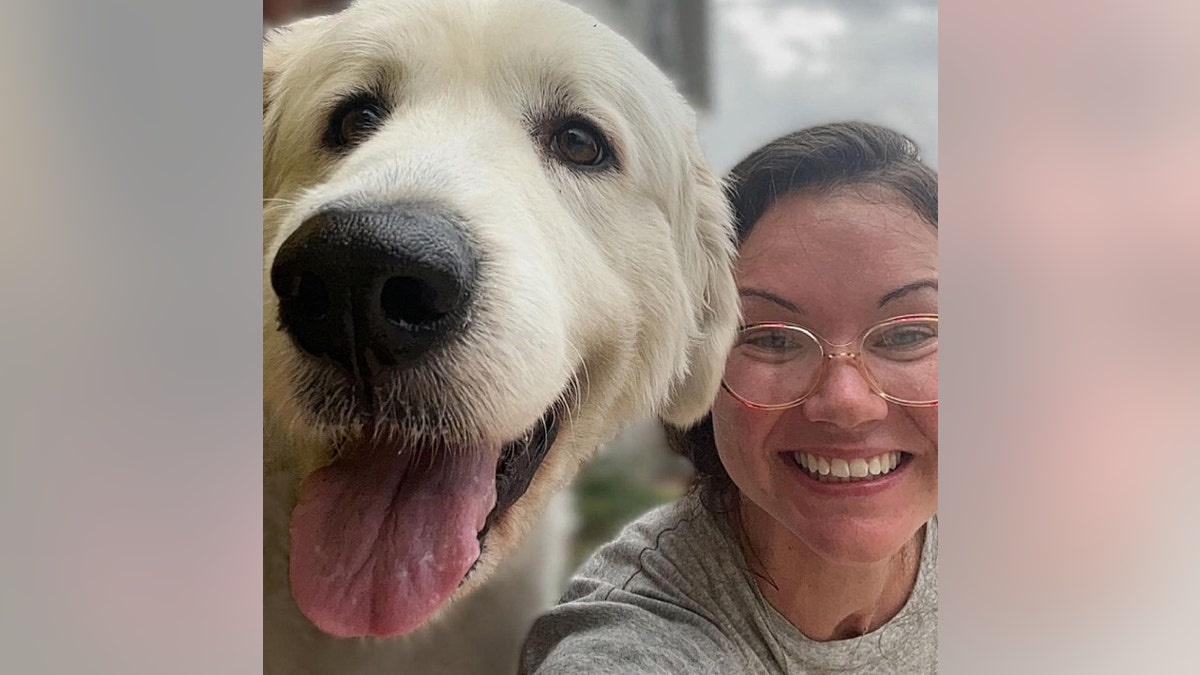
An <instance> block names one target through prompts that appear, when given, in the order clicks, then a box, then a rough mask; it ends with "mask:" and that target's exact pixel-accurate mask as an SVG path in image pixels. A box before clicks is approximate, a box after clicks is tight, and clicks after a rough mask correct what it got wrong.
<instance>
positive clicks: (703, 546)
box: [521, 496, 937, 675]
mask: <svg viewBox="0 0 1200 675" xmlns="http://www.w3.org/2000/svg"><path fill="white" fill-rule="evenodd" d="M521 672H522V673H536V674H538V675H544V674H553V675H558V674H560V673H561V674H563V675H576V674H579V675H587V674H590V673H595V674H597V675H599V674H604V675H613V674H617V673H663V674H668V673H669V674H670V675H682V674H687V675H691V674H693V673H694V674H702V673H714V674H715V673H721V674H725V673H854V674H861V675H874V674H884V673H888V674H891V673H904V674H905V675H909V674H920V673H936V672H937V518H936V516H935V517H934V518H933V519H931V520H930V521H929V523H928V524H927V526H926V536H925V546H924V549H923V550H922V552H921V562H920V569H919V572H918V575H917V583H916V586H915V587H914V589H913V592H912V595H911V596H909V599H908V602H907V603H906V604H905V605H904V607H903V608H902V609H901V610H900V613H899V614H897V615H896V616H895V617H894V618H892V620H891V621H889V622H887V623H886V624H884V625H883V626H881V627H880V628H879V629H877V630H875V631H873V632H871V633H868V634H866V635H863V636H861V637H858V638H853V639H848V640H835V641H832V642H816V641H813V640H810V639H808V638H806V637H805V636H804V635H803V634H801V633H800V631H799V630H797V629H796V628H795V626H793V625H792V624H790V623H789V622H788V621H787V620H786V619H784V618H783V616H781V615H780V614H779V613H778V612H777V611H775V609H774V608H773V607H771V605H770V604H769V603H767V601H766V600H765V599H764V598H763V596H762V594H761V593H760V592H759V590H758V585H757V584H756V583H755V582H754V580H753V578H752V577H751V575H750V574H749V572H747V571H746V563H745V560H744V558H743V557H742V553H741V549H740V548H739V547H738V546H737V545H736V544H735V542H734V540H733V539H732V534H731V532H730V531H729V528H728V526H727V525H726V524H725V523H724V521H723V520H719V519H714V518H713V517H712V516H711V515H710V514H709V513H708V512H707V511H706V510H705V509H704V508H703V507H702V506H701V505H700V502H699V500H698V499H697V498H695V497H694V496H687V497H684V498H683V499H681V500H679V501H678V502H676V503H674V504H671V505H668V506H664V507H661V508H659V509H656V510H654V511H651V512H650V513H648V514H646V515H645V516H643V517H642V518H641V519H639V520H638V521H636V522H634V523H633V524H631V525H629V526H628V527H626V528H625V530H624V531H622V532H621V534H620V536H619V537H618V538H617V539H616V540H615V541H613V542H610V543H609V544H606V545H605V546H603V547H602V548H601V549H600V550H599V551H597V552H596V554H595V555H594V556H592V558H591V559H590V560H589V561H588V562H587V563H585V564H584V565H583V567H582V568H580V570H579V572H578V573H577V574H576V576H575V578H574V579H572V581H571V584H570V587H569V588H568V590H567V593H566V595H565V596H564V597H563V599H562V601H561V604H559V605H558V606H557V607H555V608H553V609H551V610H550V611H548V612H547V613H545V614H544V615H542V616H541V617H540V618H539V619H538V620H537V622H536V623H535V624H534V626H533V628H532V630H531V631H530V634H529V637H528V639H527V641H526V643H525V649H524V654H523V657H522V663H521Z"/></svg>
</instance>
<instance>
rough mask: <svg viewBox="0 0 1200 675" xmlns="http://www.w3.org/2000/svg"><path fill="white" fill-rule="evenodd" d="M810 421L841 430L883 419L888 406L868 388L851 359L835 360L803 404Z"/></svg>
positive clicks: (828, 366)
mask: <svg viewBox="0 0 1200 675" xmlns="http://www.w3.org/2000/svg"><path fill="white" fill-rule="evenodd" d="M802 405H803V408H804V414H805V416H806V417H807V418H808V419H809V421H812V422H829V423H831V424H835V425H837V426H838V427H841V428H843V429H853V428H855V427H858V426H861V425H863V424H868V423H870V422H876V421H879V420H881V419H883V418H885V417H887V413H888V403H887V401H885V400H884V399H883V397H881V396H879V394H876V393H875V392H874V391H873V390H872V389H871V383H870V382H868V381H867V379H866V376H865V375H864V373H863V372H862V371H861V370H860V369H859V366H858V362H857V360H856V359H854V358H848V357H836V358H833V359H830V361H829V362H828V363H827V364H826V368H825V373H824V377H822V378H821V381H820V382H819V383H818V384H817V389H816V390H815V391H814V392H813V394H812V396H810V397H809V399H808V400H807V401H805V402H804V403H803V404H802Z"/></svg>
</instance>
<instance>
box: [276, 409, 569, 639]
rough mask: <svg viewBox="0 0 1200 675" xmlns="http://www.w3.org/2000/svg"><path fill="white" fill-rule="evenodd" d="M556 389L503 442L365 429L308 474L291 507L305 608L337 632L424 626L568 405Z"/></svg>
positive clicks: (295, 580) (388, 633)
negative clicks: (543, 407) (457, 441)
mask: <svg viewBox="0 0 1200 675" xmlns="http://www.w3.org/2000/svg"><path fill="white" fill-rule="evenodd" d="M568 405H569V403H568V399H567V397H566V396H563V397H560V398H559V400H558V402H556V403H555V404H554V405H552V406H550V407H549V409H547V411H546V412H545V414H544V415H543V416H542V417H541V418H539V419H538V420H537V422H535V423H534V424H533V425H531V426H530V427H529V428H528V430H527V431H526V432H525V433H524V434H522V435H521V436H520V437H519V438H517V439H515V440H513V441H510V442H508V443H506V444H504V445H503V446H499V447H496V446H489V445H486V444H469V445H468V444H464V445H452V444H448V443H422V444H419V445H418V444H415V443H411V442H400V443H396V442H389V441H381V440H378V439H376V438H371V437H364V438H363V439H361V440H357V441H353V442H348V443H346V444H344V445H343V446H342V447H341V448H340V451H339V456H338V458H337V459H336V460H335V461H334V462H333V463H332V464H331V465H329V466H327V467H325V468H322V469H319V470H317V471H315V472H313V474H312V475H310V476H309V477H308V478H307V479H306V480H305V482H304V484H303V485H302V487H301V492H300V498H299V501H298V503H297V505H296V507H295V509H294V510H293V512H292V519H291V558H290V577H291V586H292V594H293V596H294V597H295V599H296V603H297V606H298V607H299V608H300V610H301V611H302V612H303V613H304V614H305V615H306V616H307V617H308V618H309V619H310V620H311V621H312V622H313V623H314V624H315V625H316V626H317V627H318V628H320V629H321V630H323V631H325V632H326V633H329V634H331V635H334V636H338V637H367V636H371V637H393V636H397V635H403V634H405V633H408V632H410V631H412V630H414V629H415V628H417V627H419V626H420V625H421V624H423V623H424V622H425V621H426V620H428V618H429V617H430V616H431V615H432V614H433V613H434V612H436V611H437V609H438V608H439V607H441V605H442V604H444V603H445V602H446V600H448V599H449V597H450V596H451V595H452V594H453V593H454V591H455V590H457V589H458V587H459V586H460V585H461V584H462V582H463V581H464V580H465V578H466V577H467V576H468V574H470V572H471V571H472V570H473V569H474V567H475V565H476V563H477V562H478V559H479V556H480V552H481V550H482V547H483V542H484V539H485V538H486V536H487V533H488V531H489V530H490V529H491V528H492V527H493V526H494V525H495V524H496V523H498V522H500V521H501V520H503V518H504V516H505V514H506V512H507V511H508V509H509V508H510V507H511V506H512V505H513V504H515V503H516V502H517V501H518V500H520V498H521V496H522V495H524V494H525V491H526V490H527V489H528V488H529V485H530V483H531V482H532V480H533V476H534V474H535V473H536V472H537V469H538V467H540V466H541V464H542V461H543V460H544V459H545V457H546V455H547V454H548V452H549V450H550V448H551V446H552V445H553V444H554V440H555V438H556V437H557V435H558V430H559V427H560V423H561V420H562V418H563V417H564V415H565V414H566V412H567V410H568Z"/></svg>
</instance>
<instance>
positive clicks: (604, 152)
mask: <svg viewBox="0 0 1200 675" xmlns="http://www.w3.org/2000/svg"><path fill="white" fill-rule="evenodd" d="M550 147H551V149H552V150H553V151H554V154H555V155H557V156H558V157H559V158H560V159H562V160H563V161H564V162H567V163H569V164H574V165H576V166H599V165H601V164H603V163H604V162H605V161H606V160H607V159H608V148H607V146H606V145H605V142H604V137H603V136H601V135H600V132H599V131H596V129H594V128H593V127H592V126H591V125H589V124H587V123H584V122H579V121H572V122H567V123H566V124H564V125H562V126H561V127H559V128H558V130H557V131H555V132H554V135H553V136H552V137H551V139H550Z"/></svg>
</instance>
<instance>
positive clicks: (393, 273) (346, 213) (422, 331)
mask: <svg viewBox="0 0 1200 675" xmlns="http://www.w3.org/2000/svg"><path fill="white" fill-rule="evenodd" d="M475 277H476V259H475V256H474V253H473V250H472V247H471V245H470V242H469V241H468V240H467V236H466V229H465V227H464V225H463V223H462V222H461V221H460V220H459V219H457V218H455V217H454V216H452V215H450V214H449V213H446V212H445V211H442V210H440V209H437V208H436V207H432V206H428V205H403V206H399V207H395V208H374V209H370V210H350V209H338V210H328V211H324V212H322V213H319V214H317V215H315V216H313V217H311V218H309V219H308V220H306V221H305V222H304V223H303V224H302V225H301V226H300V227H299V228H298V229H297V230H296V231H295V232H294V233H292V235H291V236H289V237H288V238H287V239H286V240H285V241H284V242H283V246H282V247H281V248H280V249H279V253H278V254H277V255H276V256H275V262H274V263H273V264H272V265H271V286H272V288H273V289H274V290H275V294H276V295H278V296H279V319H280V322H281V324H282V326H283V327H284V328H285V329H286V330H287V331H288V333H290V334H291V335H292V337H293V339H294V340H295V342H296V343H297V344H298V345H299V346H300V347H301V348H302V349H304V350H305V351H307V352H308V353H310V354H313V355H315V356H325V357H328V358H330V359H332V360H333V361H334V362H336V363H338V364H340V365H341V366H342V367H344V368H346V369H347V370H349V371H350V372H354V373H359V374H360V375H361V376H366V375H367V374H368V373H367V372H363V371H364V370H365V371H368V372H369V371H371V370H374V369H375V368H377V367H380V366H392V365H403V364H406V363H409V362H412V361H414V360H415V359H417V358H418V357H420V356H422V355H424V354H426V353H427V352H429V351H430V350H431V349H433V348H434V347H435V346H437V345H438V344H439V343H441V342H442V341H444V340H445V339H446V338H448V337H450V336H451V335H452V334H453V333H454V332H455V331H457V330H458V329H460V328H461V327H462V326H463V323H464V320H465V318H466V315H467V310H468V307H469V305H470V302H471V297H472V290H473V287H474V285H475Z"/></svg>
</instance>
